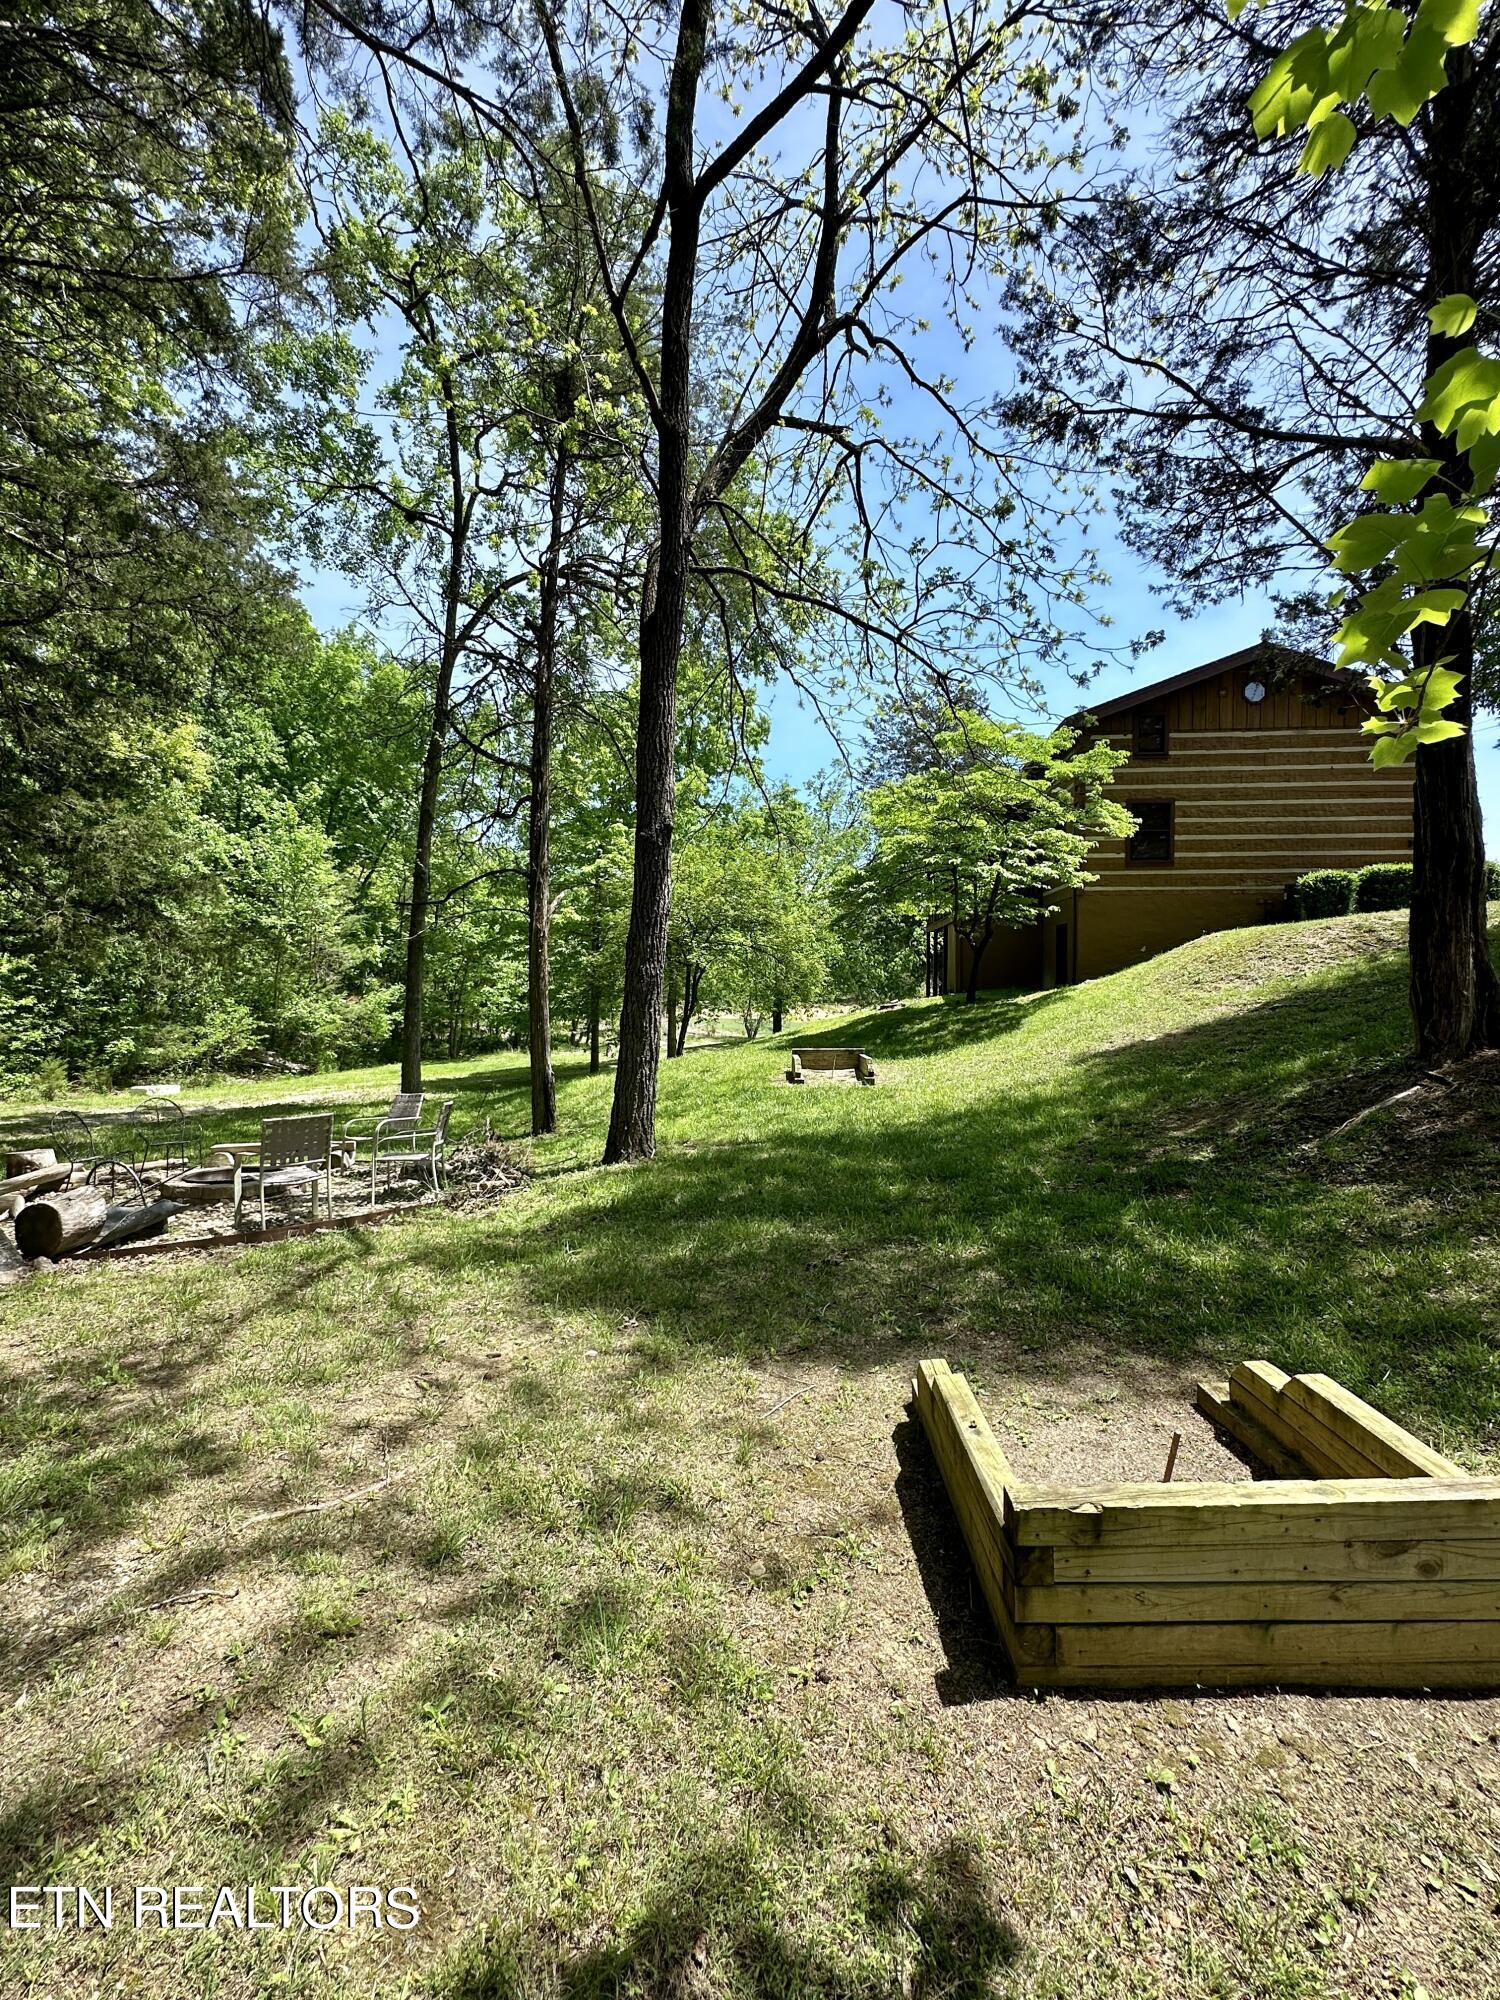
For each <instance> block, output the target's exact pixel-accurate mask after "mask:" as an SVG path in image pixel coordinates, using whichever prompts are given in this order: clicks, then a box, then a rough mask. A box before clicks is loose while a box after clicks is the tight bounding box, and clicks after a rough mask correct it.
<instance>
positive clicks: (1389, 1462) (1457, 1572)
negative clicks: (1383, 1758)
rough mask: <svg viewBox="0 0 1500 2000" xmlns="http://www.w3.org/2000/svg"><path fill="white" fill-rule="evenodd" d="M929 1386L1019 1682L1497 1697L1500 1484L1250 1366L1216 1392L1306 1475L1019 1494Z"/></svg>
mask: <svg viewBox="0 0 1500 2000" xmlns="http://www.w3.org/2000/svg"><path fill="white" fill-rule="evenodd" d="M913 1386H914V1391H915V1396H916V1405H917V1411H918V1414H919V1416H920V1417H921V1420H922V1425H923V1428H924V1429H925V1430H926V1433H927V1436H928V1438H929V1439H930V1440H931V1443H932V1448H933V1451H934V1454H935V1455H936V1457H937V1461H938V1464H939V1466H940V1467H941V1469H942V1474H943V1480H944V1483H945V1484H946V1486H947V1489H948V1493H949V1496H950V1498H951V1499H952V1501H953V1506H954V1510H955V1512H956V1513H957V1515H958V1520H959V1526H960V1527H961V1528H962V1530H963V1535H964V1540H965V1541H966V1543H967V1544H968V1548H969V1553H970V1555H971V1556H972V1558H973V1561H974V1566H975V1569H976V1570H977V1571H978V1574H979V1581H980V1585H981V1587H982V1589H983V1591H984V1596H985V1601H986V1603H987V1604H988V1605H989V1608H990V1612H991V1615H992V1616H993V1618H994V1621H995V1625H996V1627H997V1629H998V1631H999V1633H1000V1637H1001V1639H1002V1641H1003V1642H1004V1645H1005V1649H1006V1652H1007V1653H1008V1654H1009V1656H1010V1661H1011V1665H1012V1667H1013V1668H1014V1671H1015V1675H1016V1678H1017V1680H1018V1681H1020V1682H1022V1683H1023V1684H1025V1685H1027V1686H1034V1687H1097V1688H1132V1687H1135V1688H1139V1687H1169V1686H1170V1687H1180V1686H1202V1687H1232V1686H1276V1685H1291V1686H1303V1687H1382V1688H1500V1479H1475V1478H1471V1477H1470V1476H1469V1475H1468V1474H1466V1473H1465V1472H1464V1471H1463V1469H1462V1468H1461V1467H1460V1466H1457V1465H1455V1464H1454V1463H1453V1462H1452V1460H1451V1459H1446V1458H1444V1457H1442V1455H1441V1454H1440V1453H1438V1452H1435V1451H1432V1450H1431V1449H1430V1448H1429V1447H1428V1446H1427V1445H1425V1444H1423V1443H1422V1441H1421V1439H1420V1438H1415V1437H1413V1436H1412V1435H1411V1433H1410V1432H1409V1431H1404V1430H1402V1429H1401V1427H1400V1426H1399V1425H1398V1424H1393V1423H1392V1422H1391V1421H1390V1420H1389V1418H1387V1417H1384V1416H1382V1415H1381V1413H1380V1411H1379V1410H1376V1409H1372V1408H1371V1406H1370V1405H1369V1404H1368V1403H1364V1402H1361V1400H1360V1399H1359V1397H1357V1396H1353V1395H1351V1394H1350V1393H1349V1391H1348V1390H1347V1389H1344V1388H1342V1387H1341V1386H1340V1385H1339V1384H1338V1383H1337V1382H1334V1381H1332V1380H1331V1379H1330V1378H1329V1377H1328V1376H1326V1375H1299V1376H1287V1375H1284V1374H1282V1372H1281V1371H1280V1369H1276V1368H1272V1367H1271V1366H1270V1364H1269V1363H1267V1362H1245V1363H1242V1364H1241V1365H1240V1367H1238V1368H1236V1369H1235V1370H1234V1372H1233V1373H1232V1375H1231V1376H1230V1379H1229V1381H1228V1382H1227V1383H1223V1384H1219V1383H1207V1384H1204V1385H1202V1387H1201V1388H1200V1391H1199V1407H1200V1408H1203V1409H1205V1410H1206V1412H1207V1413H1208V1414H1209V1415H1211V1416H1212V1418H1213V1421H1214V1422H1216V1423H1219V1424H1221V1425H1222V1426H1223V1427H1224V1428H1225V1429H1227V1430H1229V1431H1230V1432H1231V1433H1232V1434H1233V1435H1235V1436H1237V1437H1239V1438H1241V1440H1242V1441H1243V1442H1246V1443H1247V1444H1248V1445H1249V1447H1250V1449H1251V1450H1252V1451H1254V1452H1256V1454H1257V1455H1259V1454H1260V1450H1261V1446H1262V1444H1264V1445H1266V1446H1268V1447H1269V1450H1270V1453H1271V1454H1272V1456H1271V1459H1270V1461H1269V1462H1270V1463H1271V1464H1272V1466H1273V1469H1274V1470H1275V1471H1277V1472H1279V1473H1280V1472H1286V1471H1288V1470H1292V1471H1293V1473H1294V1475H1295V1473H1296V1472H1297V1471H1299V1470H1300V1471H1301V1473H1302V1476H1292V1477H1278V1478H1273V1479H1266V1480H1259V1481H1238V1482H1233V1481H1215V1482H1202V1483H1198V1482H1189V1481H1183V1482H1182V1483H1180V1484H1166V1483H1163V1482H1154V1483H1152V1484H1149V1485H1148V1484H1139V1485H1135V1484H1129V1485H1099V1486H1065V1485H1050V1484H1046V1483H1042V1482H1034V1481H1029V1480H1022V1479H1019V1478H1017V1476H1016V1474H1015V1471H1014V1470H1013V1468H1012V1467H1011V1465H1010V1462H1009V1460H1008V1459H1007V1458H1006V1456H1005V1454H1004V1452H1003V1451H1002V1450H1001V1448H1000V1446H999V1444H998V1443H997V1442H996V1440H995V1438H994V1436H993V1435H992V1433H991V1431H990V1427H989V1425H988V1424H987V1423H986V1421H985V1418H984V1413H983V1412H982V1411H981V1409H980V1408H979V1405H978V1403H977V1402H976V1401H975V1399H974V1396H973V1393H972V1391H971V1390H970V1388H969V1385H968V1383H967V1382H966V1381H965V1380H964V1378H963V1376H962V1375H955V1374H954V1373H953V1372H952V1370H951V1369H950V1368H949V1367H948V1364H947V1363H946V1362H944V1361H924V1362H922V1363H921V1365H920V1367H919V1369H918V1371H917V1379H916V1382H915V1384H914V1385H913ZM1310 1473H1317V1474H1318V1475H1319V1476H1317V1477H1310V1476H1307V1475H1308V1474H1310Z"/></svg>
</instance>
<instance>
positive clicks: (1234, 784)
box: [927, 644, 1412, 993]
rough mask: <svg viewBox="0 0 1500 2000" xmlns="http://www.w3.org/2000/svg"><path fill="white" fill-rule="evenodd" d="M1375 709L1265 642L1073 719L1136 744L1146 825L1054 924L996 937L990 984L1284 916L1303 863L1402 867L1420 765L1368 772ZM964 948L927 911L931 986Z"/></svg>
mask: <svg viewBox="0 0 1500 2000" xmlns="http://www.w3.org/2000/svg"><path fill="white" fill-rule="evenodd" d="M1369 712H1370V711H1369V707H1368V700H1367V696H1366V692H1365V687H1364V683H1363V682H1362V681H1361V680H1360V679H1359V678H1358V677H1357V676H1355V675H1353V674H1348V673H1336V672H1335V671H1334V670H1333V669H1332V668H1330V667H1329V666H1327V665H1326V664H1325V663H1323V662H1322V661H1320V660H1317V659H1315V658H1313V657H1312V656H1310V655H1307V654H1300V653H1292V652H1289V651H1286V650H1284V649H1280V648H1276V647H1268V646H1266V645H1263V644H1262V645H1256V646H1248V647H1245V648H1244V649H1243V650H1242V651H1240V652H1237V653H1230V654H1228V655H1227V656H1226V657H1225V658H1223V659H1220V660H1211V661H1210V662H1209V663H1208V664H1207V666H1202V667H1195V668H1193V669H1192V670H1191V671H1190V672H1188V673H1183V674H1174V675H1172V676H1171V677H1170V678H1169V679H1167V680H1161V681H1157V682H1155V683H1153V684H1152V685H1151V686H1150V687H1142V688H1133V689H1132V690H1131V691H1130V693H1128V694H1123V695H1119V696H1117V697H1116V698H1115V699H1114V700H1113V701H1104V702H1099V703H1098V704H1097V705H1096V706H1094V707H1093V708H1091V709H1089V710H1087V711H1085V712H1084V713H1082V714H1080V715H1078V716H1075V717H1073V718H1071V720H1072V721H1073V722H1074V723H1075V724H1076V725H1082V726H1083V727H1084V728H1085V729H1086V730H1087V732H1088V733H1089V734H1090V735H1097V734H1103V735H1104V736H1106V737H1107V738H1108V740H1109V741H1110V742H1111V743H1112V744H1114V745H1115V747H1116V748H1117V749H1121V750H1128V751H1129V752H1130V761H1129V763H1128V764H1124V765H1122V766H1121V767H1120V770H1119V772H1118V773H1117V775H1116V778H1115V781H1114V783H1113V785H1112V786H1111V788H1110V796H1111V797H1113V798H1116V799H1118V800H1119V801H1120V802H1121V803H1122V804H1123V805H1125V806H1127V807H1129V809H1130V811H1131V812H1132V813H1133V814H1134V815H1135V818H1136V820H1137V822H1138V825H1137V830H1136V832H1135V834H1134V835H1133V836H1132V837H1131V838H1130V839H1129V840H1124V841H1120V840H1109V841H1104V842H1103V843H1102V844H1101V845H1100V846H1099V847H1098V848H1097V849H1096V850H1095V852H1094V854H1093V855H1092V856H1091V857H1090V861H1089V871H1090V873H1092V874H1095V875H1096V876H1097V877H1098V880H1097V881H1096V882H1094V883H1092V884H1091V885H1090V886H1089V887H1087V888H1084V889H1077V890H1069V891H1066V892H1065V893H1064V894H1063V896H1062V897H1061V906H1060V907H1059V909H1058V910H1057V911H1056V913H1055V914H1054V915H1052V916H1048V917H1043V918H1041V919H1040V920H1039V921H1038V922H1036V923H1034V924H1028V925H1026V926H1024V927H1021V928H1012V929H1007V930H1003V931H997V932H996V934H995V936H994V937H993V938H991V940H990V942H989V944H988V945H987V946H986V947H985V950H984V955H983V958H982V960H981V964H980V974H979V984H980V986H982V987H991V988H993V987H1023V988H1034V987H1039V986H1066V985H1071V984H1072V983H1074V982H1075V981H1077V980H1080V979H1093V978H1097V977H1098V976H1099V975H1100V974H1101V973H1106V972H1116V971H1118V970H1119V969H1120V967H1122V966H1125V965H1133V964H1135V963H1136V962H1137V961H1138V960H1139V959H1143V958H1149V957H1151V956H1152V955H1153V954H1154V953H1156V952H1159V951H1166V950H1168V949H1170V947H1171V946H1173V945H1177V944H1185V943H1186V942H1187V940H1188V939H1189V938H1195V937H1201V936H1203V935H1204V934H1205V933H1206V932H1208V931H1222V930H1232V929H1235V928H1237V927H1238V926H1240V925H1244V924H1255V923H1261V922H1264V921H1266V920H1268V919H1272V918H1275V917H1279V916H1281V915H1283V914H1284V912H1285V907H1286V889H1287V885H1288V884H1289V883H1290V882H1291V881H1293V879H1294V878H1295V877H1296V876H1298V875H1304V874H1306V873H1307V872H1308V871H1309V870H1310V869H1313V868H1363V867H1366V866H1368V865H1369V864H1370V863H1371V862H1375V861H1409V860H1410V859H1411V851H1412V767H1411V765H1410V763H1407V764H1402V765H1397V766H1395V767H1393V768H1392V769H1390V770H1386V771H1376V770H1375V769H1373V768H1372V766H1371V764H1370V746H1369V738H1368V737H1365V736H1362V735H1361V733H1360V724H1361V723H1362V722H1363V721H1364V719H1365V716H1366V715H1367V714H1368V713H1369ZM968 954H969V948H968V945H967V944H966V943H965V942H964V940H963V939H962V938H960V937H959V936H958V934H957V932H956V930H955V928H954V926H953V924H952V923H951V921H948V920H945V919H944V918H942V917H935V918H934V919H933V920H932V923H931V926H930V928H929V935H928V965H927V989H928V992H929V993H952V992H962V991H963V989H964V987H965V985H966V983H967V979H968V972H969V955H968Z"/></svg>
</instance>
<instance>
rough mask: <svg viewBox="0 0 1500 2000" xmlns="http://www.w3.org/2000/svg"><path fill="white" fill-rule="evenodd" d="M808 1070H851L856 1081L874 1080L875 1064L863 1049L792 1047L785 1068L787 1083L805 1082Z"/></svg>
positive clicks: (867, 1081)
mask: <svg viewBox="0 0 1500 2000" xmlns="http://www.w3.org/2000/svg"><path fill="white" fill-rule="evenodd" d="M808 1070H823V1071H835V1070H851V1071H852V1072H853V1074H854V1080H855V1082H856V1083H873V1082H874V1081H875V1064H874V1062H873V1061H872V1060H871V1058H870V1057H869V1056H868V1055H866V1053H865V1051H864V1050H863V1049H831V1048H811V1049H793V1050H792V1052H791V1062H790V1065H789V1067H788V1069H787V1073H786V1080H787V1082H788V1083H805V1082H806V1081H807V1077H806V1074H805V1072H806V1071H808Z"/></svg>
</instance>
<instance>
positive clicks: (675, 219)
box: [604, 0, 707, 1165]
mask: <svg viewBox="0 0 1500 2000" xmlns="http://www.w3.org/2000/svg"><path fill="white" fill-rule="evenodd" d="M706 28H707V21H706V7H705V4H704V0H685V4H684V6H683V10H682V14H681V18H680V21H679V25H678V35H677V55H676V60H675V62H674V64H673V69H672V80H671V85H670V88H669V90H668V95H667V114H666V127H665V131H664V134H663V171H662V188H663V192H664V194H665V196H666V202H667V211H668V214H669V216H670V218H671V226H672V234H671V241H670V246H669V248H668V251H667V268H666V274H665V277H664V279H663V284H662V302H661V348H660V353H661V361H660V382H661V389H660V394H659V396H658V399H657V400H658V415H657V440H658V461H657V497H658V505H659V516H658V519H659V522H660V531H661V532H660V537H659V540H658V542H657V546H656V549H655V551H654V560H653V562H652V563H651V565H650V568H649V570H648V573H647V578H646V590H645V594H644V597H643V601H642V606H641V689H640V709H639V721H638V725H637V728H638V733H637V736H636V756H635V877H634V882H633V884H632V888H631V897H630V924H629V928H628V929H627V931H626V934H625V998H624V1004H623V1006H622V1008H621V1010H620V1051H619V1056H618V1059H617V1061H616V1063H615V1095H614V1103H613V1106H612V1107H611V1110H610V1118H609V1136H608V1138H607V1139H606V1141H605V1146H604V1159H605V1164H606V1165H611V1164H613V1163H614V1162H616V1161H620V1160H649V1159H650V1158H652V1156H653V1155H654V1154H655V1152H656V1077H657V1070H658V1067H659V1065H660V1061H661V1007H662V987H663V983H664V979H665V972H666V958H667V926H668V923H669V921H670V919H671V914H672V817H673V811H674V806H675V795H676V787H677V760H676V747H677V666H678V660H679V658H680V656H681V653H682V632H683V621H684V618H685V615H686V608H687V581H688V560H689V555H690V542H691V535H692V495H691V487H690V480H689V441H690V434H691V419H692V382H691V361H692V340H693V287H694V283H695V279H696V274H697V264H698V233H699V216H698V208H697V203H696V199H695V195H694V190H693V125H694V115H695V108H696V102H697V95H698V79H699V76H700V75H701V73H702V69H703V59H704V54H705V46H706Z"/></svg>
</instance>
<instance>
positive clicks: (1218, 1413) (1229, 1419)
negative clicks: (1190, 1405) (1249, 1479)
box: [1194, 1382, 1308, 1479]
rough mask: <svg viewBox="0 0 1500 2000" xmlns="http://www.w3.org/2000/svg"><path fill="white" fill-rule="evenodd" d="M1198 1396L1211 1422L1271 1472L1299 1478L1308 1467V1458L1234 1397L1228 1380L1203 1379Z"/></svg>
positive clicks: (1197, 1399) (1285, 1477) (1201, 1406)
mask: <svg viewBox="0 0 1500 2000" xmlns="http://www.w3.org/2000/svg"><path fill="white" fill-rule="evenodd" d="M1194 1400H1195V1402H1196V1403H1197V1406H1198V1408H1199V1409H1200V1410H1201V1411H1202V1412H1203V1414H1204V1416H1205V1417H1207V1418H1208V1420H1209V1422H1210V1423H1211V1424H1217V1425H1218V1427H1219V1429H1220V1430H1223V1431H1227V1432H1228V1433H1229V1435H1230V1436H1231V1437H1232V1438H1234V1439H1236V1440H1237V1441H1238V1442H1239V1443H1240V1444H1242V1445H1243V1446H1244V1447H1245V1449H1246V1451H1248V1452H1249V1453H1250V1454H1251V1456H1252V1457H1253V1458H1255V1459H1257V1460H1258V1461H1259V1462H1260V1464H1262V1465H1263V1466H1264V1467H1265V1468H1266V1470H1267V1471H1268V1472H1271V1473H1275V1474H1276V1475H1277V1476H1278V1477H1280V1478H1282V1479H1296V1478H1299V1477H1300V1476H1301V1475H1302V1474H1304V1473H1305V1472H1306V1471H1307V1470H1308V1466H1307V1463H1306V1461H1305V1460H1304V1459H1302V1458H1300V1457H1299V1456H1298V1455H1297V1453H1296V1452H1294V1451H1289V1450H1287V1448H1286V1447H1285V1446H1284V1445H1283V1444H1281V1443H1280V1442H1279V1441H1278V1440H1277V1439H1276V1438H1274V1437H1273V1436H1272V1435H1271V1433H1270V1432H1269V1431H1268V1430H1267V1429H1266V1427H1265V1425H1264V1424H1263V1423H1261V1422H1259V1421H1258V1419H1257V1418H1255V1417H1253V1416H1251V1414H1250V1412H1249V1411H1248V1410H1246V1409H1245V1408H1243V1406H1242V1405H1240V1404H1239V1403H1236V1402H1235V1401H1234V1400H1233V1398H1232V1397H1231V1396H1230V1393H1229V1384H1228V1383H1227V1382H1200V1383H1199V1384H1198V1390H1197V1395H1196V1397H1195V1398H1194Z"/></svg>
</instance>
